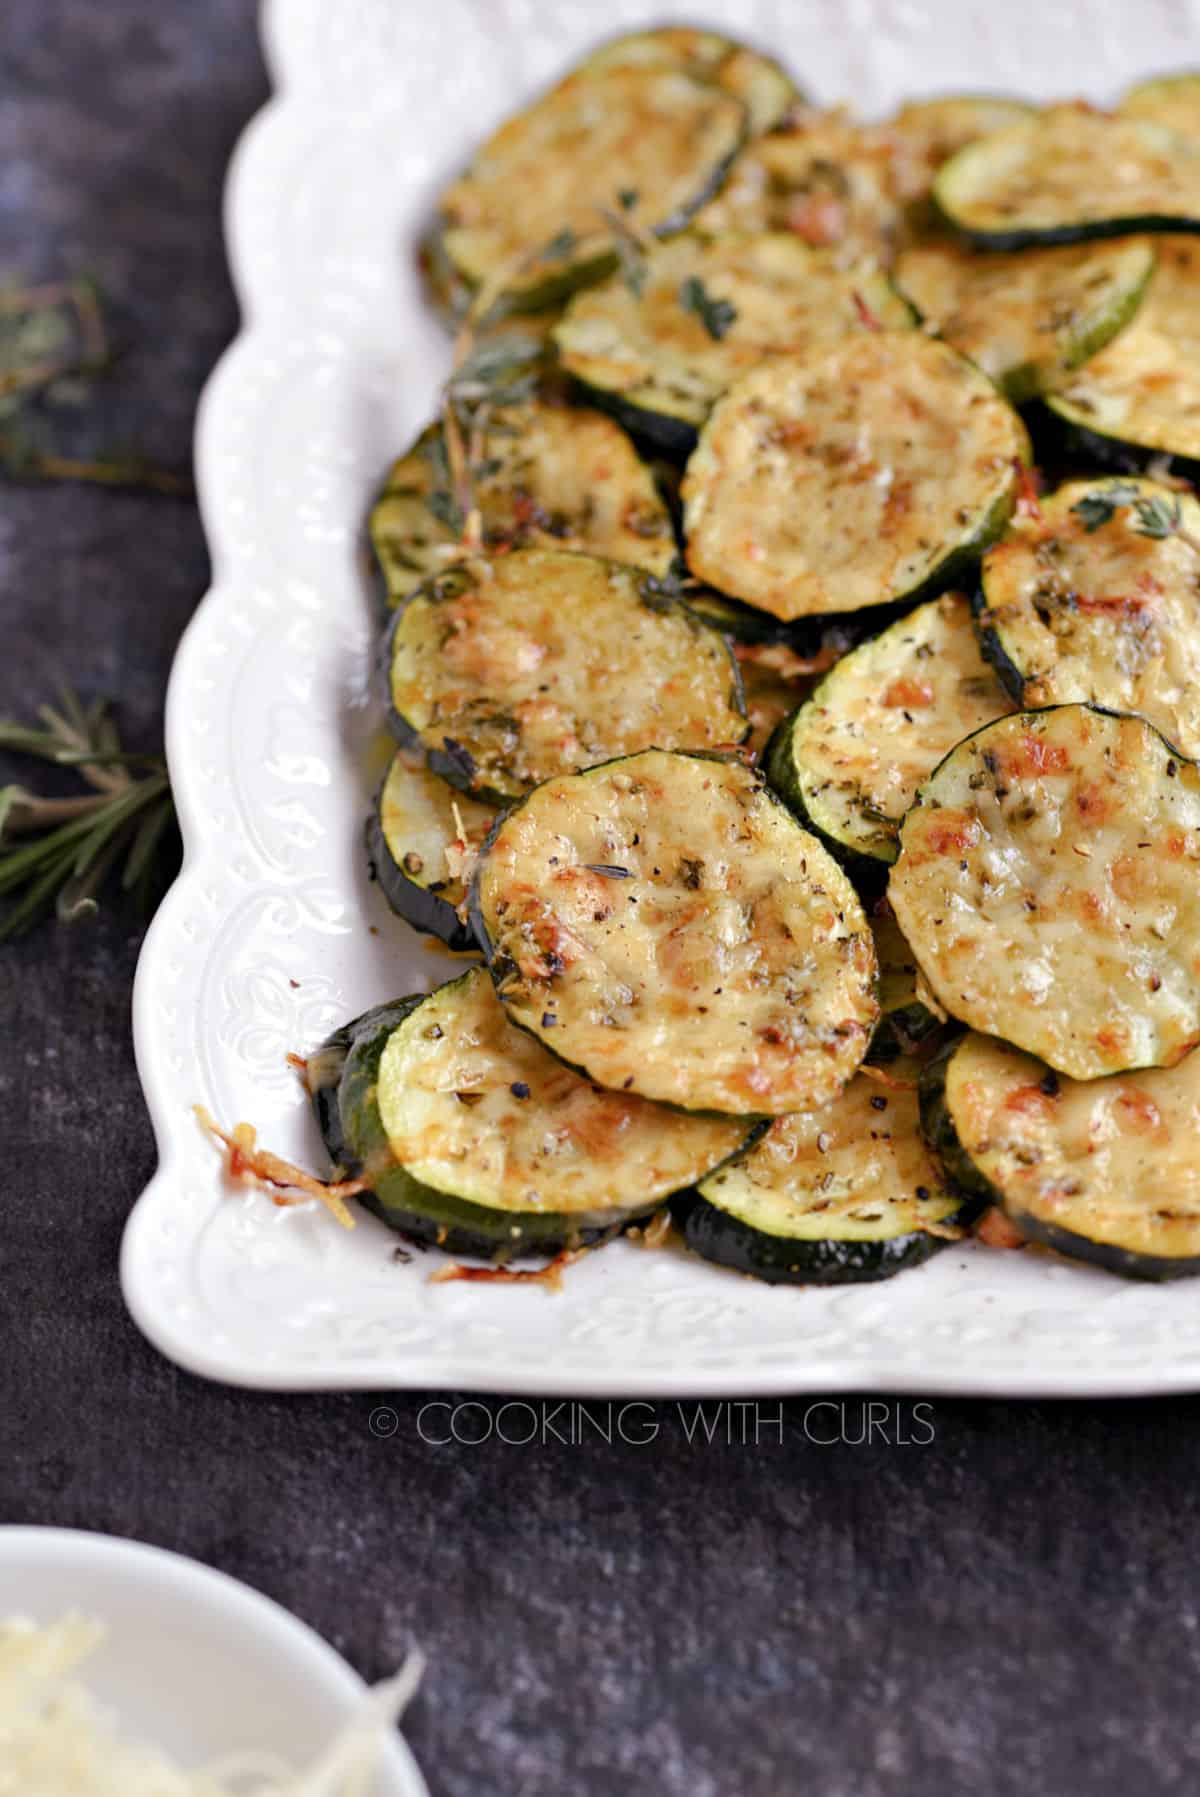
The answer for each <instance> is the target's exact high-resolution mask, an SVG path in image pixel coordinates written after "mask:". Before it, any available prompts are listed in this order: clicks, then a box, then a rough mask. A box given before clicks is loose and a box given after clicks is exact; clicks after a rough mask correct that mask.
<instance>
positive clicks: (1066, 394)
mask: <svg viewBox="0 0 1200 1797" xmlns="http://www.w3.org/2000/svg"><path fill="white" fill-rule="evenodd" d="M1156 242H1157V249H1158V267H1157V268H1156V269H1155V272H1154V278H1153V280H1152V281H1151V282H1150V285H1149V287H1148V288H1147V290H1146V298H1145V300H1144V302H1143V304H1142V306H1141V308H1140V309H1139V311H1138V314H1137V316H1136V317H1135V319H1134V320H1133V323H1132V324H1131V325H1130V326H1129V327H1128V329H1126V330H1124V331H1122V332H1121V334H1120V336H1119V337H1117V338H1116V339H1115V340H1114V342H1112V343H1110V344H1109V346H1108V348H1107V349H1104V350H1101V352H1100V354H1099V355H1098V356H1095V357H1093V359H1092V360H1091V361H1090V362H1088V363H1087V364H1086V365H1085V366H1084V367H1083V368H1081V369H1080V370H1079V372H1078V373H1077V374H1075V375H1074V376H1073V377H1072V378H1071V379H1070V380H1069V381H1068V382H1067V383H1066V385H1065V386H1064V387H1063V388H1062V390H1061V391H1060V392H1058V393H1056V394H1054V395H1053V396H1052V397H1051V398H1050V399H1048V400H1047V402H1046V403H1047V405H1048V406H1049V408H1050V411H1051V412H1052V413H1053V414H1054V416H1055V417H1056V418H1057V419H1059V420H1060V421H1061V423H1063V424H1064V425H1066V426H1068V427H1069V429H1070V432H1071V434H1072V435H1073V436H1074V438H1075V447H1076V448H1077V449H1079V450H1081V451H1082V452H1083V453H1084V454H1087V455H1089V456H1090V457H1091V458H1092V459H1094V460H1097V461H1100V462H1101V463H1103V464H1104V465H1105V466H1106V467H1111V466H1113V465H1114V464H1115V465H1116V466H1119V467H1133V468H1136V467H1139V466H1144V465H1145V463H1146V462H1148V461H1149V460H1150V459H1151V458H1153V457H1157V456H1163V455H1166V456H1170V457H1172V458H1173V459H1175V460H1177V462H1178V463H1179V464H1181V465H1182V466H1181V471H1182V472H1183V473H1185V474H1195V473H1196V472H1197V471H1198V470H1200V244H1197V243H1196V242H1194V240H1193V239H1191V238H1188V237H1163V238H1158V239H1157V240H1156Z"/></svg>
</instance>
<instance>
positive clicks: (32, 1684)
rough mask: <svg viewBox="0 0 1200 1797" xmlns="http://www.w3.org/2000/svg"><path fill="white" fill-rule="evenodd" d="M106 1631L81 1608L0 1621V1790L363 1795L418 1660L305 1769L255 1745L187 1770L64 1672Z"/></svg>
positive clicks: (81, 1795)
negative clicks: (128, 1730) (137, 1737)
mask: <svg viewBox="0 0 1200 1797" xmlns="http://www.w3.org/2000/svg"><path fill="white" fill-rule="evenodd" d="M103 1639H104V1628H103V1625H102V1624H100V1623H98V1622H94V1621H92V1620H91V1619H89V1618H85V1617H82V1616H74V1615H72V1616H65V1617H63V1618H62V1619H61V1620H60V1621H58V1622H55V1623H51V1624H49V1626H47V1627H44V1628H42V1627H38V1626H37V1625H36V1624H35V1623H32V1622H28V1621H25V1620H23V1619H21V1618H12V1619H10V1620H8V1621H6V1622H0V1797H366V1794H367V1792H368V1790H369V1788H370V1783H371V1777H372V1773H373V1772H374V1770H375V1768H376V1766H377V1764H378V1755H379V1749H380V1746H381V1744H382V1743H383V1741H384V1740H385V1739H386V1736H387V1734H388V1732H389V1731H390V1730H391V1729H392V1728H393V1727H394V1726H395V1724H396V1722H397V1721H398V1720H399V1718H400V1716H401V1714H402V1713H403V1711H404V1708H405V1706H406V1705H407V1703H408V1701H409V1699H410V1697H411V1696H412V1694H413V1692H414V1691H415V1690H416V1688H417V1685H418V1684H419V1683H420V1679H421V1674H422V1672H423V1670H424V1662H423V1660H422V1658H421V1655H420V1654H419V1653H416V1652H414V1653H411V1654H410V1655H409V1657H408V1659H407V1660H406V1661H405V1663H404V1665H403V1666H402V1667H401V1669H400V1671H399V1672H398V1673H397V1674H396V1676H395V1677H394V1678H391V1679H387V1680H385V1681H384V1683H383V1684H380V1685H377V1686H376V1687H375V1688H374V1690H373V1691H371V1692H370V1693H369V1694H368V1695H367V1696H366V1697H365V1698H364V1700H363V1707H362V1710H361V1712H360V1714H358V1715H357V1716H355V1717H353V1718H352V1719H351V1720H350V1722H349V1723H348V1724H347V1725H346V1727H345V1729H344V1730H342V1731H341V1732H340V1733H339V1734H338V1735H337V1736H336V1737H335V1739H334V1740H333V1741H332V1742H331V1743H330V1745H329V1747H328V1748H327V1749H326V1751H325V1752H324V1753H323V1754H322V1755H321V1757H320V1759H319V1760H318V1761H317V1762H316V1764H315V1765H313V1766H311V1767H309V1769H308V1770H307V1771H306V1772H302V1773H297V1772H296V1771H295V1769H294V1768H292V1767H290V1766H288V1765H286V1764H285V1763H284V1761H283V1760H281V1759H279V1758H278V1757H277V1756H276V1755H274V1754H265V1753H255V1752H249V1753H237V1754H231V1755H230V1756H229V1757H228V1758H226V1759H223V1760H221V1761H220V1762H219V1763H218V1764H214V1765H211V1766H209V1767H208V1768H206V1769H202V1770H200V1771H193V1772H186V1771H184V1770H183V1769H182V1768H181V1767H179V1766H176V1765H173V1764H172V1762H171V1761H170V1760H169V1759H168V1758H167V1757H166V1755H165V1754H163V1753H161V1752H160V1751H159V1750H158V1749H157V1748H155V1747H152V1746H150V1745H149V1744H148V1743H145V1742H140V1741H134V1740H131V1739H129V1738H128V1737H127V1736H126V1735H124V1734H123V1733H121V1731H120V1730H119V1729H118V1728H117V1726H116V1724H115V1723H114V1721H113V1719H112V1717H111V1716H110V1715H109V1714H108V1712H107V1711H106V1710H105V1709H104V1708H103V1707H102V1706H101V1705H100V1704H99V1703H97V1701H96V1700H95V1698H94V1697H93V1696H92V1695H91V1693H90V1692H89V1691H88V1690H87V1688H86V1686H85V1685H83V1684H81V1683H79V1682H78V1681H77V1680H76V1679H74V1678H72V1677H71V1676H70V1675H71V1674H72V1673H74V1672H75V1670H76V1669H77V1668H78V1667H79V1665H80V1664H81V1663H82V1662H83V1661H84V1660H86V1659H87V1658H88V1656H89V1655H91V1654H92V1653H94V1652H95V1651H96V1649H97V1648H98V1647H99V1646H100V1644H101V1642H102V1641H103Z"/></svg>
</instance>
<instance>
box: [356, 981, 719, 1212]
mask: <svg viewBox="0 0 1200 1797" xmlns="http://www.w3.org/2000/svg"><path fill="white" fill-rule="evenodd" d="M377 1099H378V1104H379V1115H380V1120H381V1122H382V1124H383V1128H384V1133H385V1135H386V1136H387V1138H388V1142H389V1144H390V1146H391V1150H392V1153H393V1155H394V1156H395V1158H396V1160H397V1161H398V1162H399V1164H400V1165H401V1166H402V1167H404V1168H406V1169H407V1171H408V1172H409V1173H411V1174H412V1176H413V1177H414V1178H416V1179H419V1180H421V1181H423V1182H424V1184H426V1185H430V1186H433V1187H435V1188H436V1189H438V1190H441V1191H446V1192H450V1193H452V1194H453V1195H454V1196H455V1197H457V1198H464V1199H466V1200H468V1201H469V1202H471V1203H475V1204H483V1205H487V1206H488V1207H489V1208H491V1209H495V1210H512V1211H550V1212H554V1213H563V1214H566V1215H572V1216H580V1215H581V1214H582V1215H583V1216H586V1215H587V1214H588V1213H600V1214H601V1215H602V1214H603V1213H604V1212H605V1211H607V1210H616V1209H621V1208H632V1207H634V1206H644V1207H646V1208H648V1207H649V1206H650V1205H651V1204H653V1202H654V1200H655V1199H656V1198H667V1197H669V1196H670V1194H671V1193H672V1192H675V1191H678V1190H679V1189H680V1187H682V1186H687V1185H690V1184H691V1183H692V1182H693V1181H694V1180H696V1179H699V1178H701V1177H702V1176H703V1175H704V1174H705V1173H707V1172H708V1171H709V1170H710V1168H712V1167H715V1166H716V1165H717V1164H718V1163H719V1162H720V1161H722V1160H724V1159H725V1158H726V1156H727V1155H730V1154H733V1153H734V1152H735V1150H736V1149H737V1148H738V1147H739V1146H740V1144H741V1142H742V1141H743V1140H744V1139H745V1134H746V1129H745V1125H744V1124H742V1123H740V1122H738V1121H737V1120H735V1119H733V1118H728V1117H689V1116H686V1115H685V1114H684V1113H683V1112H681V1111H670V1110H665V1109H663V1108H662V1107H661V1106H659V1105H655V1104H648V1103H647V1102H646V1100H645V1099H644V1098H637V1097H635V1096H634V1095H633V1094H632V1093H631V1092H606V1091H602V1090H601V1089H599V1088H598V1087H597V1086H595V1085H593V1084H592V1082H591V1081H590V1080H588V1079H584V1078H583V1077H582V1076H581V1075H580V1074H578V1073H574V1072H572V1070H571V1069H570V1068H569V1067H564V1066H563V1064H562V1062H561V1061H558V1060H556V1059H555V1058H554V1056H553V1055H551V1054H550V1053H549V1052H548V1051H547V1050H546V1049H544V1048H543V1047H542V1046H541V1045H540V1043H538V1042H535V1041H534V1040H533V1038H532V1037H531V1036H529V1035H527V1034H526V1033H525V1032H524V1031H522V1030H519V1029H517V1028H516V1027H515V1025H514V1024H513V1023H511V1022H510V1021H509V1018H508V1016H507V1014H506V1012H505V1010H504V1007H503V1005H501V1004H500V1003H499V1001H498V1000H497V998H496V996H495V992H494V990H493V988H492V982H491V978H490V977H489V975H488V974H487V973H486V972H485V971H484V969H483V968H473V969H472V970H471V972H470V973H467V974H464V975H463V977H462V978H461V979H458V980H455V981H453V982H452V983H451V984H450V985H447V986H444V987H442V988H441V990H440V991H439V992H437V993H435V994H434V995H433V997H432V998H431V999H429V1000H427V1002H426V1003H425V1004H423V1005H421V1006H419V1007H418V1009H417V1010H415V1011H414V1012H413V1013H412V1014H411V1016H410V1017H409V1018H408V1019H407V1020H406V1022H405V1023H403V1024H401V1025H400V1027H399V1028H398V1029H396V1030H394V1031H393V1032H392V1035H391V1036H390V1037H389V1039H388V1043H387V1046H386V1047H385V1049H384V1051H383V1057H382V1059H381V1061H380V1065H379V1083H378V1087H377Z"/></svg>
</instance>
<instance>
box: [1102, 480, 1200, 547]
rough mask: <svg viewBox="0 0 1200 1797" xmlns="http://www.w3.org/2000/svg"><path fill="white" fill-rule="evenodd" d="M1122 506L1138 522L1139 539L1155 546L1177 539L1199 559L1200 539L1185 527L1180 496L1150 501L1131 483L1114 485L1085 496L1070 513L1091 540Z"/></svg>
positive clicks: (1152, 497)
mask: <svg viewBox="0 0 1200 1797" xmlns="http://www.w3.org/2000/svg"><path fill="white" fill-rule="evenodd" d="M1121 506H1129V507H1130V508H1131V510H1132V512H1133V514H1134V517H1135V518H1136V519H1137V523H1136V524H1135V525H1134V527H1133V528H1134V530H1135V532H1136V533H1137V535H1138V536H1139V537H1150V538H1152V539H1153V540H1154V541H1156V542H1162V541H1164V540H1165V539H1166V538H1167V537H1178V538H1179V540H1180V542H1181V543H1186V544H1187V546H1188V548H1189V549H1191V550H1193V551H1194V552H1195V553H1196V554H1197V555H1200V537H1198V536H1196V535H1195V533H1194V532H1192V531H1190V530H1188V529H1186V527H1185V526H1184V522H1183V503H1182V501H1181V499H1180V497H1179V495H1178V493H1176V494H1174V495H1173V496H1172V497H1171V498H1170V499H1168V498H1167V497H1166V495H1165V494H1154V495H1152V496H1150V497H1147V496H1146V495H1145V494H1144V493H1141V492H1139V490H1138V488H1137V487H1135V486H1133V485H1132V483H1131V482H1128V481H1114V482H1113V484H1112V485H1111V486H1109V487H1105V488H1103V489H1102V491H1100V492H1096V493H1085V494H1084V496H1083V498H1082V499H1080V500H1077V501H1076V503H1075V504H1074V505H1073V506H1072V507H1071V511H1072V512H1073V513H1074V515H1075V517H1077V518H1078V519H1079V522H1080V523H1081V524H1082V525H1083V528H1084V530H1086V531H1087V533H1088V534H1089V536H1090V535H1091V533H1092V532H1093V531H1096V530H1099V529H1100V528H1101V526H1102V525H1105V524H1108V523H1110V522H1111V520H1112V519H1113V518H1114V517H1115V516H1116V513H1117V510H1118V508H1119V507H1121Z"/></svg>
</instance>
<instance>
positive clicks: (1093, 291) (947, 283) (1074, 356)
mask: <svg viewBox="0 0 1200 1797" xmlns="http://www.w3.org/2000/svg"><path fill="white" fill-rule="evenodd" d="M1153 268H1154V251H1153V249H1152V248H1151V247H1150V245H1149V243H1148V242H1147V241H1145V240H1142V239H1136V240H1132V241H1121V240H1118V241H1116V242H1114V243H1082V244H1067V245H1065V246H1054V247H1051V248H1048V249H1032V250H1023V251H1021V252H1020V253H1019V254H1015V255H1011V256H1004V255H997V254H996V253H995V252H994V251H993V252H988V251H986V250H970V249H966V248H964V247H963V246H962V245H959V244H955V243H946V242H943V243H936V244H927V245H924V246H922V247H920V248H917V249H911V250H906V251H905V252H904V254H903V255H902V256H901V257H900V258H899V260H898V262H897V264H896V276H895V278H896V281H897V284H898V285H899V286H900V288H901V289H902V290H903V291H904V292H905V293H906V294H907V295H908V297H909V299H911V301H912V302H913V304H914V306H916V308H917V310H918V312H920V314H921V316H922V318H924V319H925V321H926V323H927V324H929V325H931V326H935V327H936V329H937V331H938V334H939V335H940V336H941V337H942V338H943V339H944V340H945V341H946V342H947V343H949V344H951V345H952V346H953V348H955V349H956V350H958V351H959V352H960V353H961V354H962V355H964V356H969V357H970V359H971V361H972V362H974V363H975V365H976V366H977V367H978V368H982V369H983V371H984V373H985V374H988V375H990V376H991V378H992V379H993V380H994V381H995V382H996V383H997V385H999V386H1003V387H1004V388H1005V390H1006V391H1008V392H1010V393H1011V396H1012V397H1013V398H1014V399H1015V400H1018V401H1020V400H1024V399H1028V398H1030V397H1031V396H1032V395H1033V394H1034V393H1045V392H1049V391H1051V390H1052V389H1054V388H1055V387H1058V386H1061V385H1062V383H1063V382H1064V381H1065V380H1067V378H1068V376H1069V373H1070V371H1071V369H1073V368H1074V367H1076V366H1077V364H1078V363H1080V362H1082V361H1084V360H1085V359H1086V358H1087V357H1088V356H1089V355H1092V354H1094V353H1095V351H1096V350H1098V349H1099V348H1100V347H1101V346H1102V345H1103V344H1104V343H1105V342H1107V341H1108V339H1109V338H1110V337H1112V336H1113V335H1114V334H1115V333H1116V332H1117V331H1119V330H1120V328H1121V326H1122V325H1124V324H1125V323H1126V322H1127V321H1128V319H1129V318H1130V317H1131V316H1132V315H1133V313H1134V311H1135V310H1136V308H1137V305H1138V302H1139V298H1140V296H1141V293H1142V290H1143V288H1144V287H1145V285H1146V282H1147V281H1148V279H1149V278H1150V274H1151V272H1152V270H1153Z"/></svg>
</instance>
